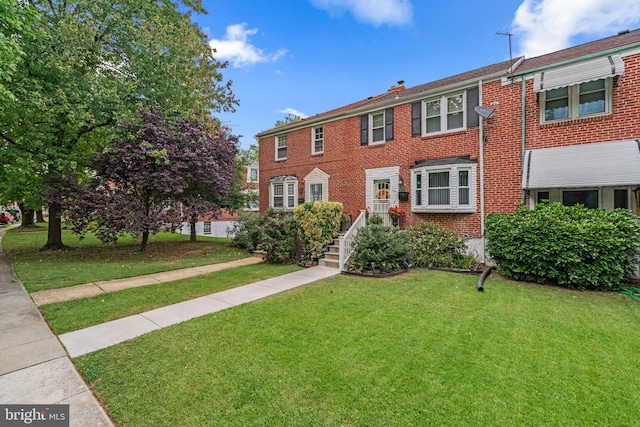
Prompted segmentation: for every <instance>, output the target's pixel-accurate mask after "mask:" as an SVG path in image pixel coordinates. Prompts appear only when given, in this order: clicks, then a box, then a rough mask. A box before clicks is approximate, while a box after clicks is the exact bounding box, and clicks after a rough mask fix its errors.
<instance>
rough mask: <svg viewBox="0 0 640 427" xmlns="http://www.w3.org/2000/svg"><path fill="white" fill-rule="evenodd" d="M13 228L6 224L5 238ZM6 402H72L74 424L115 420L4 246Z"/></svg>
mask: <svg viewBox="0 0 640 427" xmlns="http://www.w3.org/2000/svg"><path fill="white" fill-rule="evenodd" d="M6 230H7V228H3V229H1V230H0V240H1V239H2V236H4V234H5V232H6ZM0 403H2V404H11V403H15V404H34V405H35V404H41V405H48V404H68V405H69V412H70V413H69V418H70V425H71V426H74V427H86V426H100V427H102V426H105V427H108V426H113V425H114V424H113V423H112V422H111V420H110V419H109V417H108V416H107V414H106V412H105V411H104V409H103V408H102V406H100V404H99V403H98V401H97V400H96V398H95V397H94V395H93V394H92V393H91V391H90V390H89V387H88V386H87V384H86V383H85V382H84V381H83V379H82V377H80V374H79V373H78V372H77V371H76V369H75V366H74V365H73V363H71V360H70V359H69V357H68V356H67V354H66V353H65V351H64V348H63V347H62V345H61V344H60V342H59V341H58V339H57V338H56V337H55V335H54V334H53V333H52V332H51V330H50V329H49V327H48V326H47V324H46V323H45V321H44V319H43V318H42V316H41V315H40V312H39V311H38V309H37V308H36V306H35V305H34V304H33V301H31V298H29V295H28V294H27V292H26V291H25V289H24V287H23V286H22V284H21V283H20V282H19V281H18V279H17V277H16V276H15V273H14V271H13V268H12V267H11V264H10V263H9V260H8V259H7V257H6V255H5V254H4V252H3V251H2V249H1V247H0Z"/></svg>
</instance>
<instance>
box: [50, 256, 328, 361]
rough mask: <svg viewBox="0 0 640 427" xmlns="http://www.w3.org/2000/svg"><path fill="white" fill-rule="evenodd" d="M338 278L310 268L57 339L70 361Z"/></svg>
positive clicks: (323, 269)
mask: <svg viewBox="0 0 640 427" xmlns="http://www.w3.org/2000/svg"><path fill="white" fill-rule="evenodd" d="M338 274H340V271H339V270H338V269H336V268H331V267H321V266H317V267H313V268H308V269H305V270H300V271H296V272H293V273H289V274H285V275H283V276H279V277H274V278H271V279H267V280H262V281H260V282H256V283H252V284H250V285H245V286H240V287H237V288H232V289H228V290H226V291H222V292H218V293H215V294H211V295H207V296H204V297H200V298H196V299H193V300H189V301H184V302H181V303H178V304H173V305H169V306H166V307H161V308H157V309H155V310H151V311H147V312H145V313H141V314H136V315H133V316H129V317H125V318H123V319H118V320H114V321H111V322H107V323H103V324H100V325H96V326H92V327H89V328H85V329H81V330H79V331H73V332H68V333H66V334H62V335H60V336H59V337H58V338H59V339H60V341H61V342H62V344H64V346H65V348H66V349H67V352H68V353H69V355H70V356H71V357H78V356H82V355H83V354H87V353H91V352H93V351H96V350H100V349H102V348H106V347H109V346H112V345H115V344H118V343H121V342H123V341H127V340H130V339H132V338H135V337H137V336H140V335H142V334H146V333H147V332H151V331H154V330H157V329H160V328H164V327H167V326H170V325H174V324H176V323H180V322H184V321H186V320H189V319H193V318H195V317H199V316H204V315H206V314H211V313H215V312H217V311H221V310H225V309H227V308H230V307H234V306H237V305H240V304H244V303H247V302H251V301H255V300H258V299H261V298H265V297H268V296H271V295H275V294H277V293H280V292H283V291H286V290H289V289H293V288H297V287H298V286H303V285H306V284H309V283H313V282H316V281H318V280H322V279H326V278H328V277H331V276H336V275H338Z"/></svg>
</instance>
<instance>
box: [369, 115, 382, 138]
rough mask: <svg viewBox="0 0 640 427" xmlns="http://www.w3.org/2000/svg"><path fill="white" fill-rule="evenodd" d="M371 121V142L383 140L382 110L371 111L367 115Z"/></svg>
mask: <svg viewBox="0 0 640 427" xmlns="http://www.w3.org/2000/svg"><path fill="white" fill-rule="evenodd" d="M369 120H370V121H371V126H370V129H371V144H380V143H383V142H384V111H379V112H377V113H373V114H371V115H370V116H369Z"/></svg>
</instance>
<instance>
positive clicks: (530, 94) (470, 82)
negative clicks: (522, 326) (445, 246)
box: [257, 30, 640, 259]
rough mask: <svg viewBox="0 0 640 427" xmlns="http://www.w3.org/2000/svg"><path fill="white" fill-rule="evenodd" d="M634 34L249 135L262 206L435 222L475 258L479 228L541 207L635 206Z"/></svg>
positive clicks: (639, 44) (395, 91)
mask: <svg viewBox="0 0 640 427" xmlns="http://www.w3.org/2000/svg"><path fill="white" fill-rule="evenodd" d="M639 114H640V30H635V31H625V32H621V33H619V34H618V35H616V36H612V37H608V38H604V39H601V40H597V41H594V42H591V43H586V44H583V45H579V46H575V47H572V48H568V49H564V50H561V51H558V52H553V53H550V54H547V55H542V56H538V57H533V58H524V57H518V58H513V59H511V60H509V61H504V62H501V63H498V64H494V65H490V66H487V67H483V68H479V69H476V70H472V71H469V72H465V73H462V74H458V75H455V76H451V77H447V78H444V79H441V80H437V81H434V82H430V83H426V84H422V85H418V86H414V87H405V85H404V82H403V81H399V82H398V84H397V85H394V86H391V88H390V89H389V90H388V91H386V92H384V93H382V94H379V95H377V96H372V97H369V98H367V99H364V100H361V101H359V102H356V103H353V104H350V105H347V106H344V107H341V108H338V109H335V110H332V111H328V112H325V113H322V114H318V115H315V116H313V117H309V118H306V119H304V120H301V121H298V122H294V123H290V124H287V125H285V126H281V127H277V128H274V129H270V130H267V131H264V132H261V133H259V134H258V135H257V136H258V138H259V149H260V161H259V164H260V170H261V178H260V182H259V187H260V207H261V210H263V211H264V210H265V209H267V208H268V207H277V208H284V209H293V208H294V207H295V206H297V205H298V204H300V203H303V202H307V201H338V202H342V203H343V204H344V209H345V212H346V213H347V214H350V215H351V216H352V217H355V215H357V213H358V212H359V211H360V209H362V208H364V207H367V208H368V209H369V210H370V211H371V212H373V213H376V214H379V215H381V216H383V217H384V216H386V215H387V212H388V210H389V208H390V207H395V206H398V207H399V208H400V209H401V210H402V211H403V212H405V213H406V216H405V217H404V218H403V219H402V224H401V226H403V227H405V226H407V225H410V224H413V223H416V222H417V221H420V220H429V221H436V222H438V223H441V224H443V225H444V226H446V227H448V228H450V229H452V230H453V231H455V232H457V233H459V234H460V235H462V236H464V237H465V238H466V239H467V241H468V243H469V246H470V249H471V251H472V253H475V254H476V255H477V256H478V258H480V259H483V258H484V249H483V248H484V241H483V240H484V218H485V216H486V215H487V214H489V213H491V212H503V213H510V212H513V211H515V209H516V208H517V207H518V205H519V204H521V203H525V204H527V205H528V206H530V207H533V206H534V205H535V204H536V203H539V202H540V201H541V200H550V201H552V202H561V203H563V204H565V205H574V204H577V203H581V204H584V205H586V206H588V207H593V208H605V209H614V208H627V209H631V210H633V212H634V213H636V214H638V205H639V204H640V194H639V192H640V120H639Z"/></svg>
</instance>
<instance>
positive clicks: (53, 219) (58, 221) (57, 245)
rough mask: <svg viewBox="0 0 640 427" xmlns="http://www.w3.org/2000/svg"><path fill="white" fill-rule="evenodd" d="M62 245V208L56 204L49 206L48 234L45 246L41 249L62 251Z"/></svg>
mask: <svg viewBox="0 0 640 427" xmlns="http://www.w3.org/2000/svg"><path fill="white" fill-rule="evenodd" d="M64 248H65V246H64V245H63V244H62V207H61V206H60V205H59V204H57V203H51V204H50V205H49V232H48V233H47V244H46V245H44V247H43V248H42V249H52V250H59V249H64Z"/></svg>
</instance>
